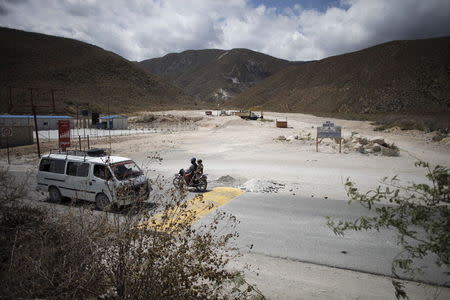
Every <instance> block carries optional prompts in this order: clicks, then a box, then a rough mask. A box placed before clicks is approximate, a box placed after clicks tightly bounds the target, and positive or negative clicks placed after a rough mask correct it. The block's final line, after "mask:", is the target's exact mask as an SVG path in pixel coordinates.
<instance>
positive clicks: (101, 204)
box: [95, 193, 112, 211]
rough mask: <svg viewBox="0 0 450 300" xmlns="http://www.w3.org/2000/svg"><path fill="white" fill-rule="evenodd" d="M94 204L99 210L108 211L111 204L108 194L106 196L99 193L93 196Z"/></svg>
mask: <svg viewBox="0 0 450 300" xmlns="http://www.w3.org/2000/svg"><path fill="white" fill-rule="evenodd" d="M95 206H96V207H97V209H99V210H103V211H108V210H109V209H110V208H111V206H112V205H111V201H110V200H109V198H108V196H106V195H105V194H103V193H100V194H98V195H97V196H96V197H95Z"/></svg>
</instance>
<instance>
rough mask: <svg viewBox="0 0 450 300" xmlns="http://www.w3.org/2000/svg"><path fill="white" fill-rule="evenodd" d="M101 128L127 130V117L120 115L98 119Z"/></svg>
mask: <svg viewBox="0 0 450 300" xmlns="http://www.w3.org/2000/svg"><path fill="white" fill-rule="evenodd" d="M100 124H101V128H103V129H128V117H126V116H121V115H112V116H103V117H100Z"/></svg>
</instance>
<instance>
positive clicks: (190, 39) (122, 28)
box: [0, 0, 450, 60]
mask: <svg viewBox="0 0 450 300" xmlns="http://www.w3.org/2000/svg"><path fill="white" fill-rule="evenodd" d="M341 4H342V5H341V6H339V7H331V8H329V9H328V10H326V11H325V12H319V11H315V10H305V9H303V8H302V7H301V5H295V6H294V7H291V8H285V9H283V10H282V11H279V10H276V9H274V8H271V7H266V6H263V5H259V6H256V7H255V6H253V5H251V4H250V3H249V2H248V1H246V0H228V1H222V0H191V1H187V0H130V1H125V0H110V1H96V0H85V1H82V0H61V1H59V0H28V1H26V0H22V1H6V0H3V1H2V2H0V25H2V26H6V27H11V28H18V29H23V30H29V31H36V32H42V33H47V34H53V35H59V36H64V37H71V38H75V39H79V40H82V41H85V42H89V43H92V44H95V45H98V46H100V47H103V48H105V49H107V50H110V51H113V52H116V53H118V54H120V55H122V56H124V57H126V58H128V59H131V60H142V59H146V58H152V57H159V56H162V55H165V54H167V53H171V52H179V51H184V50H187V49H205V48H222V49H230V48H249V49H252V50H255V51H260V52H264V53H267V54H270V55H273V56H276V57H280V58H285V59H290V60H311V59H320V58H323V57H327V56H330V55H336V54H340V53H345V52H349V51H355V50H359V49H361V48H364V47H368V46H371V45H375V44H378V43H382V42H386V41H390V40H395V39H414V38H427V37H434V36H443V35H450V1H448V0H428V1H423V0H396V1H392V0H342V1H341Z"/></svg>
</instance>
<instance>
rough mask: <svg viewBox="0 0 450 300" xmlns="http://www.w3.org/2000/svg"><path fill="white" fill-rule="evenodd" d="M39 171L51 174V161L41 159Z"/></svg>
mask: <svg viewBox="0 0 450 300" xmlns="http://www.w3.org/2000/svg"><path fill="white" fill-rule="evenodd" d="M39 171H44V172H50V159H47V158H43V159H41V164H40V165H39Z"/></svg>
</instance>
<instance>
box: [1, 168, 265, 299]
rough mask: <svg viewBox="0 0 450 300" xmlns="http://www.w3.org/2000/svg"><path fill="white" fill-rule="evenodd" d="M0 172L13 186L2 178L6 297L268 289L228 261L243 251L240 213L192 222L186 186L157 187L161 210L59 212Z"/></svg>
mask: <svg viewBox="0 0 450 300" xmlns="http://www.w3.org/2000/svg"><path fill="white" fill-rule="evenodd" d="M2 176H3V177H2ZM0 177H1V178H5V179H7V180H9V181H8V182H9V183H10V185H9V187H13V188H8V189H7V188H6V186H4V185H3V184H2V185H0V186H1V191H0V195H1V199H0V209H1V210H0V230H1V235H0V239H1V240H0V297H7V298H46V299H83V298H87V299H94V298H95V299H98V298H103V299H168V298H170V299H174V298H176V299H181V298H182V299H185V298H207V299H246V298H252V297H255V296H257V297H260V298H262V297H263V296H262V295H261V294H260V293H259V292H258V291H257V290H256V289H255V288H254V287H252V286H251V285H248V284H247V283H246V282H245V280H244V281H242V279H241V278H242V274H240V273H237V272H231V271H229V270H227V268H226V266H227V263H228V262H229V260H230V259H232V258H234V257H235V256H236V255H238V253H237V251H236V250H235V249H233V248H232V247H231V246H230V242H231V241H232V240H233V239H234V238H236V236H237V232H236V231H235V226H236V223H237V221H236V219H235V218H234V217H233V216H230V215H228V214H226V213H224V212H220V213H217V214H216V215H215V216H214V218H213V220H212V222H210V223H209V224H205V225H191V224H193V221H194V220H196V215H195V212H194V211H193V210H192V209H190V208H189V206H188V202H186V201H185V196H186V192H185V191H183V190H181V191H179V190H173V189H172V190H170V192H169V193H167V192H162V193H159V194H157V193H156V195H158V196H156V197H159V198H158V199H157V200H158V201H159V202H160V203H161V205H160V206H159V208H158V216H159V217H158V218H154V216H152V215H150V213H149V211H148V210H145V209H135V210H130V212H129V213H127V214H125V215H119V214H108V213H99V212H96V211H90V210H85V209H83V208H70V207H69V208H67V209H65V210H64V211H63V212H61V211H59V212H58V211H56V210H49V209H43V208H34V207H32V206H31V205H30V204H26V203H27V202H26V201H24V200H22V201H21V200H20V199H25V198H26V190H25V189H23V190H22V193H21V194H18V193H13V192H12V191H14V190H15V189H14V187H15V186H18V184H20V183H17V182H16V183H14V182H13V179H12V178H11V177H10V175H9V174H8V172H7V170H1V172H0ZM2 182H3V181H2ZM154 189H159V190H162V184H161V185H160V186H159V185H156V186H155V187H154ZM152 218H153V219H152ZM149 220H153V221H149ZM236 278H240V280H236Z"/></svg>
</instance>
